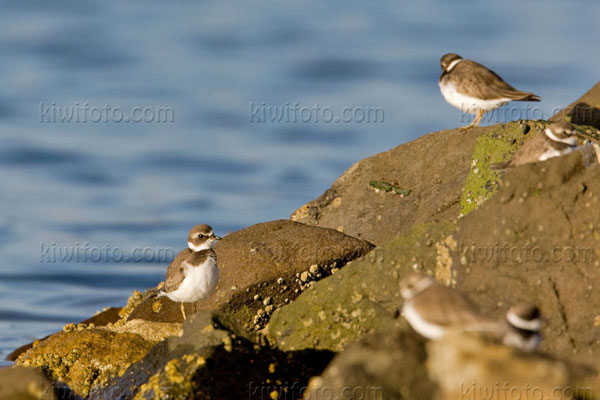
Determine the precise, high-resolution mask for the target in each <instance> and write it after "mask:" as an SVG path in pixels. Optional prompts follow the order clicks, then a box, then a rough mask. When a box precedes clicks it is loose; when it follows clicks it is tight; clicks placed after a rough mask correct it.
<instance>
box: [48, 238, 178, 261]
mask: <svg viewBox="0 0 600 400" xmlns="http://www.w3.org/2000/svg"><path fill="white" fill-rule="evenodd" d="M174 258H175V250H173V249H172V248H170V247H160V246H157V247H150V246H146V247H133V248H130V249H122V248H121V247H118V246H112V245H110V244H108V243H106V244H104V245H102V246H99V245H92V244H90V242H83V243H79V242H75V243H73V244H72V245H68V246H65V245H59V244H57V243H55V242H51V243H44V242H41V243H40V262H41V263H101V262H104V263H109V262H110V263H170V262H171V261H173V259H174Z"/></svg>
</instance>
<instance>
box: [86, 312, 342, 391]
mask: <svg viewBox="0 0 600 400" xmlns="http://www.w3.org/2000/svg"><path fill="white" fill-rule="evenodd" d="M235 325H236V323H235V322H233V321H232V320H231V319H228V317H227V316H225V315H222V314H221V315H219V314H211V313H208V312H199V313H197V314H195V315H193V316H191V317H190V318H189V319H188V320H186V321H185V323H184V326H183V333H182V334H181V336H172V337H169V338H167V339H166V340H164V341H162V342H160V343H158V344H157V345H156V346H154V347H153V348H152V349H151V350H150V351H149V352H148V353H147V355H146V356H145V357H144V358H143V359H142V360H140V361H139V362H137V363H135V364H132V365H131V366H129V368H128V369H127V370H126V371H125V372H124V373H122V374H121V375H120V376H118V377H115V378H113V379H112V381H111V382H110V384H109V385H107V386H99V387H95V388H94V389H93V390H92V392H91V393H90V396H89V398H90V399H106V400H108V399H114V398H127V399H133V398H135V399H158V398H160V399H162V398H164V399H192V398H214V399H239V398H247V397H248V396H249V394H252V393H254V394H255V395H256V396H255V397H252V396H250V398H268V397H266V396H269V394H270V393H272V392H274V391H278V390H280V391H281V392H282V393H283V390H284V389H285V390H289V391H290V392H289V397H288V398H299V397H300V396H301V391H302V389H303V388H304V387H305V386H306V384H307V382H308V379H309V378H310V376H312V375H315V374H318V373H319V372H320V371H321V370H322V369H323V368H324V367H325V365H326V364H327V363H328V362H329V361H330V360H331V357H332V355H331V353H329V352H316V351H308V352H303V353H297V354H294V353H284V352H281V351H279V350H276V349H270V348H268V347H264V346H260V345H259V344H258V343H257V342H254V341H252V340H249V339H248V338H246V337H243V336H241V335H237V334H235V333H234V332H241V328H240V327H236V326H235ZM289 382H296V383H295V384H294V385H288V383H289ZM286 385H288V386H289V387H288V386H286ZM259 396H262V397H259Z"/></svg>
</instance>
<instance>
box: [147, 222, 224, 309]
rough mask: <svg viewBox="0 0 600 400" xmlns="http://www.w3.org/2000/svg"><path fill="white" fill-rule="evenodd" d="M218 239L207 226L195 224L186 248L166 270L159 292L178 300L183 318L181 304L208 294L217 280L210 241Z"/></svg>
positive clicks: (217, 275)
mask: <svg viewBox="0 0 600 400" xmlns="http://www.w3.org/2000/svg"><path fill="white" fill-rule="evenodd" d="M219 239H221V238H220V237H219V236H216V235H215V233H214V231H213V229H212V228H211V227H210V225H205V224H203V225H197V226H195V227H193V228H192V229H191V230H190V233H189V235H188V248H187V249H185V250H183V251H182V252H181V253H179V254H178V255H177V257H176V258H175V260H173V262H172V263H171V264H170V265H169V268H168V269H167V277H166V280H165V288H164V291H162V292H161V293H160V294H159V297H160V296H167V297H168V298H169V299H171V300H172V301H175V302H180V303H181V315H182V316H183V319H184V320H185V319H186V315H185V309H184V306H183V304H184V303H192V302H196V301H198V300H201V299H204V298H206V297H208V296H209V295H210V294H211V293H212V292H213V291H214V290H215V287H216V286H217V282H218V281H219V269H218V267H217V255H216V254H215V252H214V250H213V249H212V247H211V246H212V244H213V243H214V242H215V241H217V240H219Z"/></svg>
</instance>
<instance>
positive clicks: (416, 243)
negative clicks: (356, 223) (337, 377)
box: [267, 222, 454, 351]
mask: <svg viewBox="0 0 600 400" xmlns="http://www.w3.org/2000/svg"><path fill="white" fill-rule="evenodd" d="M453 229H454V224H453V223H451V222H444V223H437V224H436V223H430V224H423V225H420V226H418V227H415V228H414V229H413V230H412V231H411V232H410V233H408V234H406V235H403V236H399V237H397V238H396V239H393V240H391V241H390V242H389V243H388V244H386V245H384V246H381V247H378V248H375V249H374V250H372V251H371V252H370V253H368V254H367V255H366V256H364V257H362V258H361V259H359V260H356V261H354V262H352V263H350V264H348V265H347V266H346V267H344V268H343V269H342V270H340V271H339V272H337V273H336V274H335V275H333V276H331V277H328V278H327V279H324V280H322V281H320V282H317V283H316V284H315V285H314V286H313V287H311V288H310V289H309V290H307V291H306V292H304V293H302V295H300V297H298V299H296V301H294V302H293V303H291V304H289V305H287V306H285V307H283V308H281V309H279V310H277V311H276V312H275V313H274V314H273V316H272V318H271V321H270V322H269V324H268V326H267V335H268V337H269V339H271V340H272V341H273V342H274V343H275V345H276V346H277V347H278V348H279V349H282V350H286V351H290V350H303V349H309V348H315V349H324V350H325V349H326V350H331V351H341V350H343V349H344V348H345V347H346V346H347V345H348V344H350V343H352V342H355V341H357V340H359V339H360V338H361V337H363V336H365V335H366V334H369V333H374V332H377V331H380V330H382V329H384V328H387V327H390V326H392V325H396V324H398V323H399V322H398V320H397V317H398V313H399V309H400V306H401V303H402V301H401V298H400V293H399V286H398V284H399V280H400V279H402V277H403V276H405V275H406V274H407V273H408V272H411V271H413V270H415V269H416V270H424V271H429V272H430V273H431V274H436V270H437V269H438V264H443V263H441V261H440V260H441V259H444V257H443V256H440V254H438V251H439V249H442V248H445V246H441V247H440V246H434V243H438V242H443V241H445V240H446V238H447V237H448V235H449V234H450V233H451V232H453ZM441 268H442V269H445V267H444V266H442V267H441Z"/></svg>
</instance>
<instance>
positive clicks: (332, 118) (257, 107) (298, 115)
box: [248, 101, 385, 124]
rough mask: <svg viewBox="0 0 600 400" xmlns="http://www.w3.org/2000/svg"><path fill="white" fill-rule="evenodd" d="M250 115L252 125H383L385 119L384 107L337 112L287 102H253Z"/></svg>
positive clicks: (355, 108) (364, 107)
mask: <svg viewBox="0 0 600 400" xmlns="http://www.w3.org/2000/svg"><path fill="white" fill-rule="evenodd" d="M248 113H249V115H248V116H249V121H250V123H258V124H264V123H268V124H299V123H303V124H307V123H325V124H330V123H334V124H340V123H341V124H350V123H358V124H364V123H366V124H381V123H383V122H384V117H385V116H384V111H383V108H382V107H373V106H354V107H349V106H348V107H342V108H341V109H339V110H335V109H334V108H332V107H328V106H322V105H320V104H313V105H310V106H307V105H302V104H300V103H299V102H297V101H295V102H293V103H290V102H285V103H283V104H281V105H272V104H267V103H265V102H262V103H255V102H253V101H251V102H250V108H249V110H248Z"/></svg>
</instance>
